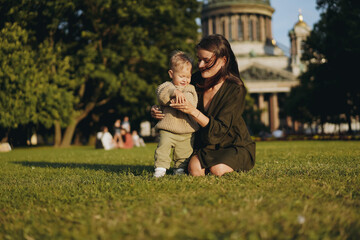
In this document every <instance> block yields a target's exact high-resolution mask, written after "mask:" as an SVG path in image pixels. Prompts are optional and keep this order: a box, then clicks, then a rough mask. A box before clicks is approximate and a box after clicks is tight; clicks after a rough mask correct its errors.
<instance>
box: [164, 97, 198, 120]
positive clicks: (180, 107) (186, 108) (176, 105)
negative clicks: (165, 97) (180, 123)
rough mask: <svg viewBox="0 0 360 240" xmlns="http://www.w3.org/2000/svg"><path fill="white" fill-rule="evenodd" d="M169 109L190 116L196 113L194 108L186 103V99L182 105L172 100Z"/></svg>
mask: <svg viewBox="0 0 360 240" xmlns="http://www.w3.org/2000/svg"><path fill="white" fill-rule="evenodd" d="M170 107H172V108H175V109H177V110H179V111H182V112H183V113H186V114H189V115H192V116H194V113H195V111H197V110H196V107H194V106H193V105H192V104H191V103H190V102H188V101H186V99H185V101H184V102H183V103H176V101H175V100H174V99H172V100H171V101H170Z"/></svg>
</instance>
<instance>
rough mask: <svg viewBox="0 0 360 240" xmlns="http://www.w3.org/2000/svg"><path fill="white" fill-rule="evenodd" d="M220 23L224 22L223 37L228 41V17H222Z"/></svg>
mask: <svg viewBox="0 0 360 240" xmlns="http://www.w3.org/2000/svg"><path fill="white" fill-rule="evenodd" d="M221 22H224V24H223V26H224V25H225V26H224V27H225V29H223V31H224V33H225V34H224V36H225V38H226V39H229V37H230V28H229V16H228V15H226V16H224V17H223V20H222V21H221Z"/></svg>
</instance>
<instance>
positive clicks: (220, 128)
mask: <svg viewBox="0 0 360 240" xmlns="http://www.w3.org/2000/svg"><path fill="white" fill-rule="evenodd" d="M245 95H246V89H245V87H244V86H243V85H238V84H236V83H232V82H228V81H225V82H224V84H223V85H222V86H221V87H220V89H219V90H218V92H217V93H216V94H215V96H214V97H213V99H212V101H211V103H210V105H209V108H208V110H207V111H205V110H204V100H203V95H202V94H201V93H199V102H198V109H199V110H200V111H201V112H202V113H204V114H205V115H206V116H207V117H208V118H209V119H210V121H209V124H208V125H207V126H206V127H204V128H200V130H199V131H198V132H197V133H196V137H195V151H194V154H196V155H198V157H199V159H200V163H201V166H202V167H203V168H206V169H208V168H210V167H212V166H214V165H217V164H220V163H223V164H226V165H228V166H230V167H231V168H232V169H234V170H235V171H248V170H250V169H252V168H253V167H254V164H255V142H254V141H253V140H252V139H251V137H250V134H249V132H248V129H247V126H246V124H245V122H244V120H243V118H242V113H243V111H244V105H245Z"/></svg>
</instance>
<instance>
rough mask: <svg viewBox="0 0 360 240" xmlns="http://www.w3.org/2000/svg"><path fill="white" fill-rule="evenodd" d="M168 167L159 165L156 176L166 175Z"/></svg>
mask: <svg viewBox="0 0 360 240" xmlns="http://www.w3.org/2000/svg"><path fill="white" fill-rule="evenodd" d="M165 173H166V168H162V167H157V168H155V172H154V177H156V178H159V177H163V176H165Z"/></svg>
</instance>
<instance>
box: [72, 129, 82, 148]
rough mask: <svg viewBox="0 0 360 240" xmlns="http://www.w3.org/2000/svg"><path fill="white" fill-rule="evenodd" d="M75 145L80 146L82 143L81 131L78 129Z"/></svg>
mask: <svg viewBox="0 0 360 240" xmlns="http://www.w3.org/2000/svg"><path fill="white" fill-rule="evenodd" d="M74 145H76V146H80V145H82V144H81V133H80V132H79V131H76V133H75V138H74Z"/></svg>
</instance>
